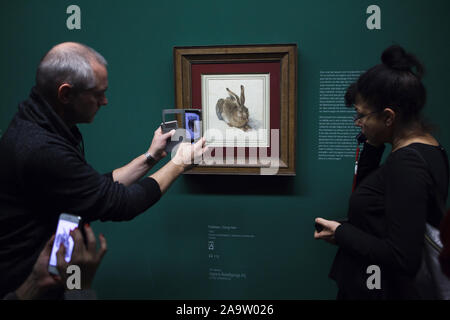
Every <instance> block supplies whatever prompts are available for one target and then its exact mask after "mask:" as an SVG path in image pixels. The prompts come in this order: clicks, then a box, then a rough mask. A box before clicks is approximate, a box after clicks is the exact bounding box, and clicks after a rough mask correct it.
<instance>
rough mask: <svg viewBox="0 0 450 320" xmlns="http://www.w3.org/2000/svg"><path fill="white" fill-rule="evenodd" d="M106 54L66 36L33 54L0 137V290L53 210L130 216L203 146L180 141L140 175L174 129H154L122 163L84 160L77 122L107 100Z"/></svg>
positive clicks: (23, 267)
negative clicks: (143, 146)
mask: <svg viewBox="0 0 450 320" xmlns="http://www.w3.org/2000/svg"><path fill="white" fill-rule="evenodd" d="M106 66H107V63H106V60H105V59H104V58H103V57H102V56H101V55H100V54H99V53H98V52H96V51H95V50H93V49H92V48H89V47H87V46H85V45H82V44H79V43H73V42H66V43H61V44H59V45H56V46H55V47H53V48H52V49H51V50H50V51H49V52H48V53H47V54H46V55H45V56H44V57H43V58H42V60H41V62H40V64H39V67H38V70H37V73H36V86H35V87H34V88H33V89H32V90H31V93H30V96H29V98H28V99H27V100H25V101H24V102H22V103H21V104H20V105H19V110H18V112H17V113H16V115H15V116H14V118H13V120H12V121H11V123H10V125H9V127H8V129H7V130H6V132H5V133H4V135H3V136H2V137H1V139H0V154H1V157H0V297H2V296H3V295H4V294H5V293H7V292H10V291H13V290H15V289H16V288H17V287H18V286H19V285H20V284H21V283H22V282H23V281H24V280H25V278H26V277H27V276H28V274H29V273H30V272H31V269H32V267H33V264H34V262H35V260H36V258H37V257H38V255H39V253H40V252H41V250H42V248H43V247H44V245H45V243H46V241H47V239H49V238H50V236H51V235H52V234H53V233H54V232H55V230H56V225H57V222H58V216H59V214H60V213H63V212H65V213H72V214H77V215H80V216H82V217H83V218H84V221H86V222H89V221H93V220H101V221H108V220H110V221H124V220H130V219H133V218H134V217H135V216H137V215H138V214H140V213H142V212H144V211H145V210H147V209H148V208H149V207H150V206H151V205H153V204H154V203H155V202H157V201H158V200H159V198H160V197H161V195H162V194H164V192H165V191H166V190H167V188H168V187H169V186H170V185H171V183H172V182H173V181H174V180H175V179H176V178H177V177H178V176H179V175H180V174H181V173H182V172H184V171H185V170H186V169H187V168H188V167H189V166H190V163H189V161H186V159H188V160H192V159H193V158H194V156H197V157H198V156H201V155H202V154H203V153H204V152H206V148H204V143H205V141H204V139H201V140H200V141H199V142H197V143H196V144H195V145H194V146H191V145H190V144H182V145H181V146H180V148H179V149H178V151H177V153H176V155H175V157H173V158H172V159H171V160H170V161H169V162H168V163H167V164H166V165H165V166H163V167H162V168H161V169H160V170H158V171H157V172H155V173H154V174H152V175H151V176H149V177H147V178H144V179H141V178H143V177H144V175H145V174H146V173H147V172H148V171H149V170H150V169H151V167H152V166H153V165H154V164H155V163H156V162H157V161H159V160H160V159H161V158H163V157H165V156H166V152H165V151H164V149H165V146H166V141H167V139H169V138H170V137H171V136H172V135H173V133H174V132H169V133H166V134H163V133H162V131H161V128H158V129H157V130H156V131H155V133H154V136H153V140H152V143H151V145H150V147H149V149H148V151H147V152H146V153H145V154H142V155H140V156H138V157H137V158H135V159H134V160H133V161H131V162H130V163H129V164H127V165H125V166H124V167H121V168H118V169H116V170H114V171H113V172H111V173H108V174H104V175H101V174H99V173H98V172H97V171H95V170H94V169H93V168H92V167H91V166H90V165H89V164H88V163H87V162H86V160H85V157H84V145H83V139H82V135H81V133H80V131H79V130H78V128H77V126H76V125H77V124H78V123H90V122H92V121H93V119H94V117H95V115H96V113H97V111H98V110H99V108H100V107H101V106H104V105H106V104H107V103H108V100H107V98H106V96H105V92H106V90H107V88H108V73H107V69H106Z"/></svg>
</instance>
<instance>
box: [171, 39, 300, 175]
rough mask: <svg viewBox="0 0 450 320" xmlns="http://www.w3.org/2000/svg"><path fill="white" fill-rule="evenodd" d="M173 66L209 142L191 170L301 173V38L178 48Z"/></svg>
mask: <svg viewBox="0 0 450 320" xmlns="http://www.w3.org/2000/svg"><path fill="white" fill-rule="evenodd" d="M174 69H175V70H174V71H175V103H176V108H182V109H186V108H197V109H201V110H202V132H203V136H204V137H205V138H206V144H207V145H208V146H209V147H210V148H209V150H210V151H209V153H207V154H205V155H204V156H203V157H202V159H201V161H200V162H199V163H198V165H197V166H195V167H194V168H193V169H191V170H190V171H188V172H186V173H187V174H244V175H258V174H261V175H295V153H296V132H297V45H296V44H280V45H238V46H207V47H175V48H174Z"/></svg>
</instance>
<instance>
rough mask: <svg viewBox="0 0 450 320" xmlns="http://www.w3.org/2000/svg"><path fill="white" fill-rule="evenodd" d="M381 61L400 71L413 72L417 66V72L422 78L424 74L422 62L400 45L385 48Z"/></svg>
mask: <svg viewBox="0 0 450 320" xmlns="http://www.w3.org/2000/svg"><path fill="white" fill-rule="evenodd" d="M381 61H382V62H383V64H384V65H386V66H388V67H389V68H391V69H395V70H400V71H409V72H413V71H412V68H413V67H415V68H416V72H415V74H416V76H418V77H419V78H422V76H423V74H424V67H423V65H422V63H420V61H419V60H417V58H416V57H415V56H414V55H412V54H410V53H407V52H406V51H405V50H404V49H403V48H402V47H400V46H399V45H393V46H390V47H389V48H387V49H386V50H384V52H383V54H382V55H381Z"/></svg>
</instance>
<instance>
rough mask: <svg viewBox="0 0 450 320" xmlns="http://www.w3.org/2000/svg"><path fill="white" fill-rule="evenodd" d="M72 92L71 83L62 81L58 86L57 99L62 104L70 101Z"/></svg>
mask: <svg viewBox="0 0 450 320" xmlns="http://www.w3.org/2000/svg"><path fill="white" fill-rule="evenodd" d="M72 95H73V92H72V85H70V84H68V83H63V84H62V85H60V86H59V88H58V95H57V97H58V101H59V102H61V103H62V104H67V103H69V102H70V100H71V98H72Z"/></svg>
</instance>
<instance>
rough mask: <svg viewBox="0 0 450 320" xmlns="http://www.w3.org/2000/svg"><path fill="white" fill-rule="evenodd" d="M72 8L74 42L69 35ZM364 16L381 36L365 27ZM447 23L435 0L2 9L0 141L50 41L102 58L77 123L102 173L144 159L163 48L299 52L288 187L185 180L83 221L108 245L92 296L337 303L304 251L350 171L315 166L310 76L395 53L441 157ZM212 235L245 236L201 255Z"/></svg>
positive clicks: (41, 4)
mask: <svg viewBox="0 0 450 320" xmlns="http://www.w3.org/2000/svg"><path fill="white" fill-rule="evenodd" d="M71 4H76V5H78V6H79V7H80V9H81V29H80V30H69V29H68V28H67V27H66V20H67V18H68V17H69V14H67V13H66V9H67V7H68V6H69V5H71ZM372 4H376V5H378V6H379V7H380V9H381V30H369V29H368V28H367V27H366V20H367V18H368V17H369V16H370V14H367V13H366V9H367V7H368V6H369V5H372ZM449 12H450V2H449V1H446V0H442V1H438V0H430V1H419V0H408V1H407V0H397V1H385V0H379V1H366V0H340V1H337V0H317V1H304V0H297V1H286V0H280V1H267V0H258V1H246V0H241V1H235V0H230V1H227V2H224V1H216V0H192V1H182V0H175V1H137V0H130V1H117V0H116V1H100V0H95V1H94V0H90V1H86V0H77V1H65V0H64V1H61V0H45V1H31V0H30V1H23V0H21V1H2V2H1V4H0V39H1V51H0V70H1V72H0V92H1V95H0V134H1V133H2V132H4V131H5V130H6V128H7V126H8V123H9V121H10V120H11V118H12V117H13V115H14V113H15V112H16V110H17V105H18V103H19V102H20V101H21V100H23V99H25V98H26V97H27V95H28V93H29V90H30V88H31V87H32V86H33V84H34V75H35V70H36V66H37V64H38V62H39V59H40V58H41V57H42V56H43V55H44V54H45V52H46V51H47V50H49V49H50V48H51V47H52V46H53V45H55V44H57V43H59V42H64V41H77V42H82V43H85V44H87V45H89V46H91V47H93V48H95V49H96V50H97V51H99V52H100V53H102V54H103V55H104V57H105V58H106V59H107V60H108V65H109V66H108V72H109V89H108V92H107V97H108V100H109V104H108V105H107V106H105V107H103V109H101V110H100V111H99V113H98V114H97V117H96V119H95V120H94V122H93V123H92V124H89V125H80V129H81V131H82V133H83V135H84V138H85V148H86V157H87V160H88V162H89V163H90V164H91V165H92V166H93V167H94V168H95V169H97V170H98V171H100V172H108V171H112V170H114V169H115V168H117V167H120V166H122V165H124V164H126V163H127V162H129V161H130V160H132V159H133V158H134V157H136V156H138V155H140V154H142V153H144V152H145V151H146V150H147V148H148V146H149V144H150V142H151V139H152V136H153V132H154V130H155V129H156V128H157V126H158V125H159V123H160V122H161V110H162V109H163V108H172V107H174V100H175V97H174V66H173V47H175V46H209V45H231V44H234V45H240V44H285V43H294V44H297V46H298V66H297V74H298V84H297V95H298V99H297V106H296V108H297V119H296V120H297V132H296V141H297V146H296V176H293V177H277V176H214V175H209V176H192V175H190V176H186V175H184V176H182V177H180V178H179V179H178V180H177V181H176V182H175V183H174V184H173V186H172V187H171V188H170V190H169V191H168V192H167V194H165V195H164V196H163V197H162V198H161V200H160V201H159V202H158V203H157V204H156V205H155V206H153V207H152V208H150V209H149V210H148V211H146V212H145V213H143V214H142V215H140V216H138V217H137V218H135V219H134V220H132V221H128V222H120V223H112V222H105V223H101V222H95V223H93V228H94V230H95V232H96V233H100V232H101V233H104V234H105V236H106V238H107V241H108V247H109V249H108V253H107V255H106V256H105V258H104V260H103V262H102V264H101V267H100V269H99V270H98V274H97V276H96V280H95V283H94V288H95V290H96V291H97V293H98V296H99V298H101V299H334V297H335V295H336V292H337V289H336V286H335V284H334V282H333V281H332V280H330V279H328V277H327V275H328V271H329V269H330V266H331V263H332V260H333V257H334V255H335V253H336V247H334V246H331V245H329V244H327V243H325V242H321V241H315V240H314V238H313V231H314V218H315V217H317V216H322V217H325V218H330V219H338V218H342V217H345V215H346V210H347V203H348V198H349V195H350V192H351V183H352V173H353V165H354V159H352V158H351V157H347V158H344V159H342V160H339V161H326V160H318V144H319V140H318V131H319V82H320V71H322V70H329V71H344V70H366V69H367V68H369V67H371V66H372V65H374V64H376V63H379V61H380V55H381V52H382V51H383V50H384V49H385V48H386V47H388V46H389V45H391V44H394V43H397V44H400V45H402V46H404V47H405V48H406V49H407V50H409V51H411V52H413V53H415V54H416V55H417V56H418V57H419V58H420V59H421V60H422V61H423V62H424V64H425V67H426V70H427V74H426V76H425V78H424V81H425V84H426V86H427V90H428V102H427V106H426V109H425V114H426V115H427V116H428V118H429V119H430V120H431V121H432V122H433V123H434V124H435V125H436V126H437V127H438V128H439V129H438V131H437V132H436V136H437V137H438V139H439V141H440V142H441V144H442V145H443V146H444V147H447V148H450V128H449V127H448V125H447V123H448V121H449V120H450V111H449V110H450V106H449V103H448V92H449V89H448V87H449V82H448V75H449V74H450V45H449V42H448V34H449V31H450V19H449ZM17 143H20V141H17ZM386 152H388V151H386ZM0 156H2V155H0ZM166 161H167V160H164V161H163V163H165V162H166ZM213 226H216V228H219V229H216V231H217V230H221V232H223V233H224V234H228V235H231V234H236V235H248V237H231V236H228V237H221V238H217V239H216V240H215V242H214V246H215V247H214V250H210V249H211V248H210V244H211V243H210V240H209V238H208V235H209V233H210V232H211V230H214V229H213ZM217 232H218V231H217ZM227 232H228V233H227ZM211 270H213V272H214V270H216V271H217V270H220V272H223V273H225V274H228V278H227V280H223V279H222V280H220V279H211ZM230 275H232V276H230ZM237 275H240V276H237Z"/></svg>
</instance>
